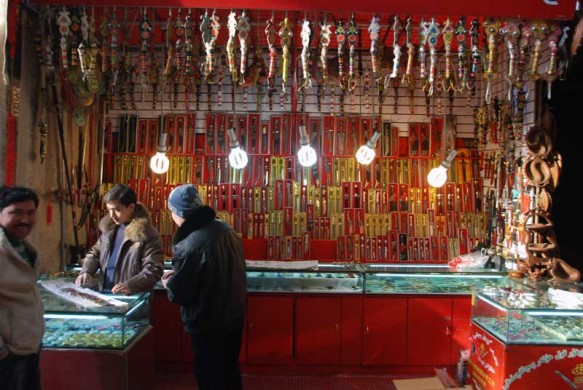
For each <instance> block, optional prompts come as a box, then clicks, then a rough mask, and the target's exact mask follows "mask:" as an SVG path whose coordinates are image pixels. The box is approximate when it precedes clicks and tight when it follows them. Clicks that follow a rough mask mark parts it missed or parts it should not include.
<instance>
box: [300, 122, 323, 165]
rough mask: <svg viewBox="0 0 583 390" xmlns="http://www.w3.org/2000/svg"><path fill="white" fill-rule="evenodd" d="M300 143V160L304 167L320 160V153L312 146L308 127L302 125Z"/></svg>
mask: <svg viewBox="0 0 583 390" xmlns="http://www.w3.org/2000/svg"><path fill="white" fill-rule="evenodd" d="M299 130H300V145H302V146H301V148H300V150H298V162H299V163H300V165H302V166H304V167H311V166H312V165H314V164H315V163H316V161H318V155H317V154H316V151H315V150H314V148H312V146H311V145H310V138H309V137H308V133H307V132H306V127H305V126H304V125H300V127H299Z"/></svg>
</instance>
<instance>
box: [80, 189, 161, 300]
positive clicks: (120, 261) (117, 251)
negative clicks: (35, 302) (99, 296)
mask: <svg viewBox="0 0 583 390" xmlns="http://www.w3.org/2000/svg"><path fill="white" fill-rule="evenodd" d="M103 200H104V201H105V207H106V209H107V215H106V216H104V217H103V218H102V219H101V221H100V222H99V229H100V231H101V235H100V237H99V239H98V240H97V242H96V243H95V245H93V247H92V248H91V249H90V250H89V251H88V252H87V255H86V256H85V259H83V261H82V265H83V267H82V268H81V273H80V275H79V276H78V277H77V280H76V284H77V285H78V286H88V287H91V286H94V285H95V284H96V283H95V282H94V279H95V276H96V273H97V271H98V270H101V272H100V273H99V279H98V283H99V286H100V290H101V291H102V292H105V293H114V294H126V295H129V294H135V293H137V292H141V291H151V290H152V289H153V288H154V285H155V284H156V283H157V282H158V281H159V280H160V278H161V277H162V272H163V269H164V250H163V248H164V247H163V244H162V239H161V238H160V233H159V232H158V230H156V228H155V227H154V225H152V221H151V219H150V213H149V212H148V210H147V209H146V207H144V205H142V204H140V203H138V201H137V196H136V193H135V192H134V190H132V189H131V188H130V187H129V186H127V185H125V184H117V185H115V186H114V187H113V188H112V189H111V190H109V191H108V192H107V194H105V196H104V197H103Z"/></svg>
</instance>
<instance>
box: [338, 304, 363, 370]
mask: <svg viewBox="0 0 583 390" xmlns="http://www.w3.org/2000/svg"><path fill="white" fill-rule="evenodd" d="M340 361H341V363H343V364H361V363H362V297H356V296H355V297H343V298H342V350H341V354H340Z"/></svg>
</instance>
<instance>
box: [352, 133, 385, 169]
mask: <svg viewBox="0 0 583 390" xmlns="http://www.w3.org/2000/svg"><path fill="white" fill-rule="evenodd" d="M380 137H381V133H379V132H377V131H375V132H374V134H373V135H372V137H370V139H369V140H368V141H366V144H364V145H362V146H361V147H360V148H359V149H358V151H357V152H356V161H358V162H359V163H360V164H363V165H368V164H370V163H371V162H372V160H373V159H374V158H375V156H376V152H375V148H376V146H377V141H378V139H379V138H380Z"/></svg>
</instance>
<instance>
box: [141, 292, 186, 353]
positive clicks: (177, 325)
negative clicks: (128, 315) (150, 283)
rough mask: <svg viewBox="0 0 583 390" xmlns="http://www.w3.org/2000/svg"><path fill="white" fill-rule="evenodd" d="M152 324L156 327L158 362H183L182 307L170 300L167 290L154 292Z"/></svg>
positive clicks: (155, 345)
mask: <svg viewBox="0 0 583 390" xmlns="http://www.w3.org/2000/svg"><path fill="white" fill-rule="evenodd" d="M150 322H151V324H152V326H153V327H154V351H155V353H154V356H155V358H156V362H175V361H181V360H182V356H181V352H180V344H181V343H182V340H181V335H182V334H184V331H183V330H182V321H181V320H180V306H179V305H177V304H175V303H172V302H170V301H169V300H168V298H167V296H166V290H154V293H153V298H152V306H151V319H150ZM188 345H190V344H188Z"/></svg>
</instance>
